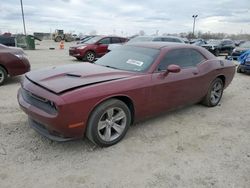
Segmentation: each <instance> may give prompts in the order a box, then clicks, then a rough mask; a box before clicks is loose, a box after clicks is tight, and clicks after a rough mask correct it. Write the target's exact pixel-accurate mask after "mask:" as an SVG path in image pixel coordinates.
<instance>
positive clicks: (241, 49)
mask: <svg viewBox="0 0 250 188" xmlns="http://www.w3.org/2000/svg"><path fill="white" fill-rule="evenodd" d="M247 50H250V41H246V42H244V43H242V44H240V45H239V46H237V47H236V48H234V49H233V52H232V54H231V56H232V59H234V60H237V59H238V57H239V56H240V55H241V54H243V53H245V52H246V51H247Z"/></svg>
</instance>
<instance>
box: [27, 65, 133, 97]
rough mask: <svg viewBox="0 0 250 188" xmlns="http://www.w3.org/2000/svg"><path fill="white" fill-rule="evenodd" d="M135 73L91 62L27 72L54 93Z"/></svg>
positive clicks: (31, 78)
mask: <svg viewBox="0 0 250 188" xmlns="http://www.w3.org/2000/svg"><path fill="white" fill-rule="evenodd" d="M135 74H136V73H133V72H128V71H122V70H116V69H112V68H107V67H104V66H99V65H95V64H91V63H82V64H71V65H64V66H58V67H52V68H47V69H43V70H38V71H32V72H30V73H27V74H26V78H27V79H28V80H30V81H31V82H33V83H35V84H36V85H39V86H41V87H43V88H45V89H47V90H49V91H51V92H53V93H56V94H61V93H64V92H66V91H70V90H73V89H76V88H79V87H86V86H90V85H94V84H100V83H104V82H110V81H113V80H118V79H123V78H127V77H131V76H133V75H135Z"/></svg>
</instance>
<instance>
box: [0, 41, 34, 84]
mask: <svg viewBox="0 0 250 188" xmlns="http://www.w3.org/2000/svg"><path fill="white" fill-rule="evenodd" d="M29 70H30V63H29V60H28V58H27V56H26V54H25V53H24V51H23V50H22V49H21V48H15V47H7V46H5V45H1V44H0V85H3V84H4V82H5V81H6V79H7V78H8V76H10V77H13V76H18V75H21V74H24V73H26V72H28V71H29Z"/></svg>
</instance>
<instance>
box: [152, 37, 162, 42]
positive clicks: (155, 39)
mask: <svg viewBox="0 0 250 188" xmlns="http://www.w3.org/2000/svg"><path fill="white" fill-rule="evenodd" d="M153 41H163V40H162V38H160V37H157V38H154V39H153Z"/></svg>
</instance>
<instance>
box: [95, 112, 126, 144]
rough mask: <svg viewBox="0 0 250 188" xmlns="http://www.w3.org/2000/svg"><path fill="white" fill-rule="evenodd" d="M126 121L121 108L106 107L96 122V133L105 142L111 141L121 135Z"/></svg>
mask: <svg viewBox="0 0 250 188" xmlns="http://www.w3.org/2000/svg"><path fill="white" fill-rule="evenodd" d="M126 123H127V117H126V114H125V112H124V111H123V109H121V108H118V107H113V108H109V109H107V110H106V111H105V112H104V113H103V114H102V116H101V118H100V119H99V122H98V126H97V128H98V135H99V136H100V138H101V139H102V140H103V141H105V142H112V141H113V140H115V139H117V138H118V137H119V136H121V135H122V133H123V131H124V130H125V127H126Z"/></svg>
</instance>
